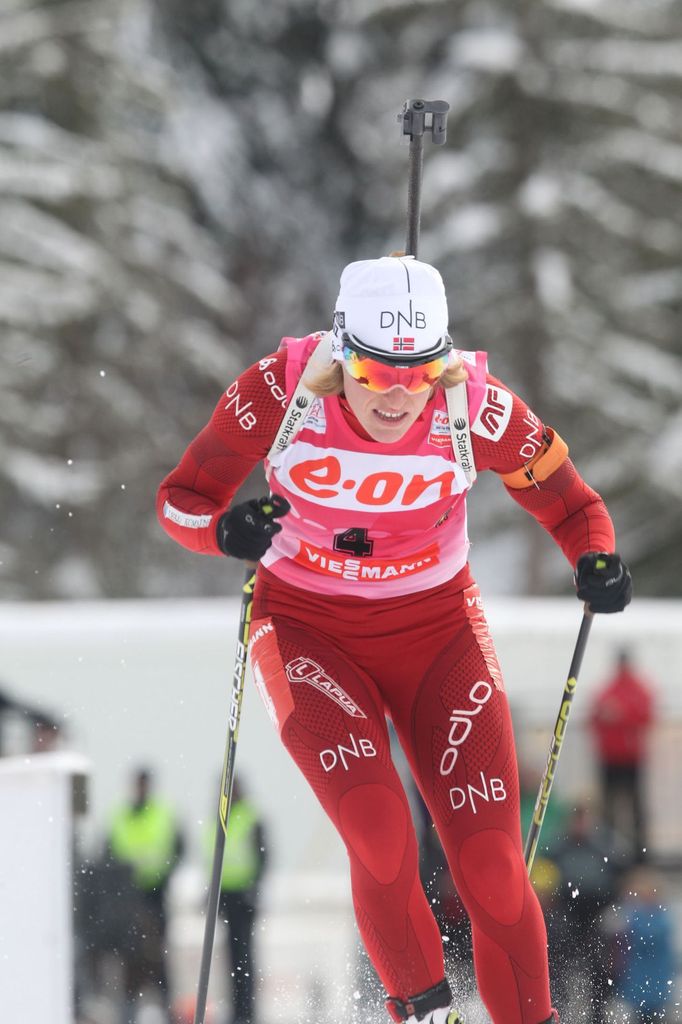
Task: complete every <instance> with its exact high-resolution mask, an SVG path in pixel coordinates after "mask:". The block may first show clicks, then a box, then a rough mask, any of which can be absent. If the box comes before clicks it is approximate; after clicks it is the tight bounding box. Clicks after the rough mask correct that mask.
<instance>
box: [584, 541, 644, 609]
mask: <svg viewBox="0 0 682 1024" xmlns="http://www.w3.org/2000/svg"><path fill="white" fill-rule="evenodd" d="M575 586H576V591H577V594H578V597H579V598H580V600H581V601H586V602H587V605H588V607H589V609H590V611H591V612H622V611H623V609H624V608H625V605H626V604H630V600H631V599H632V577H631V576H630V570H629V569H628V567H627V565H626V564H625V562H623V561H622V560H621V557H620V555H618V554H616V553H615V552H614V553H613V554H610V555H607V554H605V553H604V552H603V551H590V552H588V554H586V555H581V557H580V558H579V559H578V565H577V567H576V570H575Z"/></svg>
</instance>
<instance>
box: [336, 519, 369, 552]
mask: <svg viewBox="0 0 682 1024" xmlns="http://www.w3.org/2000/svg"><path fill="white" fill-rule="evenodd" d="M334 551H343V553H344V554H346V555H355V556H356V558H362V557H363V556H367V555H371V554H372V552H373V551H374V541H373V540H369V539H368V537H367V530H363V529H360V528H359V527H356V526H353V527H351V528H350V530H344V532H343V533H337V534H335V535H334Z"/></svg>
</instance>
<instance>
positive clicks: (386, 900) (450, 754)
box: [250, 569, 551, 1024]
mask: <svg viewBox="0 0 682 1024" xmlns="http://www.w3.org/2000/svg"><path fill="white" fill-rule="evenodd" d="M250 651H251V661H252V665H253V670H254V678H255V680H256V685H257V687H258V689H259V691H260V693H261V696H262V697H263V699H264V701H265V704H266V707H267V709H268V712H269V714H270V716H271V717H272V719H273V721H274V722H275V723H276V725H277V727H278V729H279V732H280V735H281V738H282V742H283V743H284V745H285V746H286V748H287V750H288V751H289V753H290V754H291V756H292V757H293V759H294V761H295V762H296V764H297V765H298V767H299V768H300V769H301V771H302V772H303V774H304V775H305V777H306V779H307V780H308V782H309V783H310V785H311V787H312V788H313V790H314V792H315V794H316V796H317V798H318V800H319V801H320V803H321V804H322V806H323V808H324V810H325V811H326V813H327V814H328V816H329V817H330V819H331V820H332V821H333V823H334V825H335V826H336V828H337V830H338V832H339V834H340V836H341V838H342V839H343V841H344V843H345V845H346V849H347V851H348V856H349V859H350V870H351V883H352V890H353V903H354V907H355V914H356V918H357V922H358V927H359V929H360V933H361V935H362V939H363V942H364V944H365V947H366V949H367V952H368V954H369V956H370V958H371V960H372V962H373V964H374V966H375V968H376V971H377V973H378V975H379V977H380V979H381V981H382V983H383V985H384V986H385V988H386V990H387V993H388V994H389V995H392V996H397V997H398V998H400V999H403V1000H405V999H407V998H408V997H409V996H413V995H416V994H418V993H420V992H423V991H424V990H425V989H428V988H430V987H431V986H432V985H435V984H437V983H438V982H439V981H441V980H442V978H443V975H444V965H443V948H442V940H441V936H440V932H439V929H438V926H437V924H436V921H435V919H434V916H433V914H432V912H431V909H430V907H429V904H428V901H427V899H426V896H425V894H424V890H423V888H422V885H421V882H420V878H419V872H418V850H417V840H416V836H415V831H414V827H413V824H412V819H411V815H410V810H409V805H408V801H407V798H406V795H405V792H404V789H403V786H402V783H401V782H400V780H399V778H398V774H397V772H396V769H395V767H394V765H393V762H392V760H391V754H390V747H389V736H388V730H387V725H386V716H388V717H390V719H391V720H392V722H393V724H394V726H395V729H396V732H397V734H398V737H399V739H400V743H401V746H402V748H403V750H404V752H405V754H406V756H407V758H408V761H409V764H410V768H411V770H412V773H413V775H414V778H415V781H416V783H417V785H418V786H419V789H420V792H421V794H422V797H423V799H424V801H425V803H426V805H427V807H428V809H429V812H430V814H431V817H432V818H433V821H434V823H435V825H436V828H437V830H438V834H439V837H440V840H441V843H442V845H443V849H444V851H445V854H446V856H447V859H448V864H449V867H450V871H451V872H452V877H453V880H454V883H455V885H456V887H457V891H458V892H459V895H460V897H461V899H462V902H463V904H464V906H465V908H466V911H467V914H468V915H469V918H470V921H471V926H472V934H473V948H474V967H475V970H476V978H477V982H478V988H479V992H480V995H481V998H482V1000H483V1002H484V1003H485V1006H486V1008H487V1010H488V1012H489V1014H490V1017H491V1018H492V1020H493V1022H494V1024H540V1022H541V1021H545V1020H546V1019H547V1018H548V1017H549V1016H550V1012H551V1004H550V996H549V980H548V970H547V938H546V932H545V925H544V921H543V917H542V912H541V910H540V905H539V903H538V901H537V898H536V896H535V893H534V891H533V888H532V886H531V884H530V882H529V880H528V875H527V872H526V868H525V864H524V859H523V852H522V843H521V830H520V818H519V791H518V773H517V765H516V754H515V749H514V738H513V734H512V725H511V718H510V714H509V706H508V703H507V698H506V696H505V693H504V690H503V686H502V680H501V677H500V674H499V667H498V665H497V660H496V658H495V654H494V650H493V647H492V643H491V641H490V637H489V634H488V630H487V625H486V622H485V619H484V616H483V611H482V609H481V602H480V597H479V593H478V588H477V587H476V586H475V584H472V583H471V577H470V576H469V574H468V569H465V570H463V572H462V573H460V574H459V576H458V577H456V578H455V579H454V580H452V581H451V582H450V583H448V584H446V585H444V586H441V587H436V588H434V589H432V590H429V591H426V592H422V593H420V594H415V595H409V596H407V597H401V598H390V599H387V600H379V601H374V600H366V601H363V600H358V599H356V598H331V597H326V596H318V595H316V594H313V593H309V592H307V591H306V592H304V591H301V590H298V589H296V588H292V587H289V586H286V585H284V584H282V583H280V582H279V581H278V580H277V579H276V578H275V577H274V576H272V574H270V573H268V572H266V571H263V570H260V571H259V578H258V583H257V587H256V593H255V598H254V618H253V623H252V628H251V645H250Z"/></svg>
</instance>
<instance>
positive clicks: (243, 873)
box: [208, 778, 266, 1024]
mask: <svg viewBox="0 0 682 1024" xmlns="http://www.w3.org/2000/svg"><path fill="white" fill-rule="evenodd" d="M215 829H216V826H215V825H214V826H213V829H212V830H211V831H210V832H209V834H208V839H209V840H210V848H211V850H212V849H213V842H214V840H215ZM265 863H266V852H265V831H264V828H263V822H262V820H261V817H260V815H259V812H258V809H257V808H256V805H255V804H254V803H253V802H252V801H251V800H250V799H249V798H248V797H247V796H246V795H245V793H244V790H243V787H242V785H241V782H240V780H239V779H238V778H235V780H234V784H233V789H232V805H231V807H230V815H229V819H228V822H227V832H226V834H225V855H224V857H223V873H222V877H221V884H220V903H219V908H218V916H219V919H220V920H221V921H223V922H224V923H225V924H226V925H227V959H228V965H229V975H230V977H229V978H228V991H231V995H232V1024H254V1022H255V1021H256V1020H257V1017H256V985H255V970H254V954H253V944H254V933H255V927H256V917H257V914H258V908H259V902H260V885H259V883H260V880H261V877H262V875H263V871H264V869H265Z"/></svg>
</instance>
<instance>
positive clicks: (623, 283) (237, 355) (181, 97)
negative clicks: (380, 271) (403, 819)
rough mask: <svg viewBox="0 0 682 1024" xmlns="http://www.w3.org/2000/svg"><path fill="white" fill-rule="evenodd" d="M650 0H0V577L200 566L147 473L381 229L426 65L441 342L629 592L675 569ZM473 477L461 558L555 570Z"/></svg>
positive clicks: (391, 227) (72, 581) (325, 295)
mask: <svg viewBox="0 0 682 1024" xmlns="http://www.w3.org/2000/svg"><path fill="white" fill-rule="evenodd" d="M677 7H678V5H677V3H676V2H675V0H655V2H652V0H533V2H531V0H522V2H520V3H519V4H517V5H515V6H513V7H510V6H509V5H507V4H504V3H502V2H501V0H470V2H468V3H463V2H460V3H457V4H449V3H444V2H428V0H427V2H420V3H412V2H406V0H401V2H395V3H389V2H387V0H375V2H373V3H367V2H365V0H362V2H361V0H350V2H346V3H344V4H337V3H331V2H327V0H282V2H280V3H278V4H277V5H272V4H269V3H265V0H240V2H235V3H229V4H228V3H226V2H224V0H197V2H196V3H192V4H185V3H182V2H181V0H164V2H163V3H160V2H159V3H153V2H152V0H147V2H145V0H139V2H134V3H132V2H130V3H127V2H125V0H88V2H87V3H85V2H84V3H78V2H75V0H72V2H66V3H57V2H45V0H43V2H42V3H40V4H39V5H38V6H31V5H29V3H28V0H11V2H10V4H9V5H6V6H5V7H4V8H3V13H2V14H0V52H1V53H2V55H3V58H4V69H5V70H4V74H3V76H2V78H1V79H0V99H1V100H2V104H1V108H2V110H3V111H4V113H2V114H0V183H1V186H2V188H1V191H0V196H1V198H0V206H1V209H0V263H1V264H2V266H1V270H2V273H1V274H0V327H1V328H2V376H1V378H0V423H1V424H2V437H3V448H4V450H5V452H6V457H5V458H4V459H3V460H2V465H1V467H0V474H2V476H1V477H0V479H1V480H2V487H3V491H4V492H5V500H4V503H3V504H4V507H5V508H6V509H7V510H8V511H9V514H8V515H6V517H5V530H4V531H3V537H2V548H1V550H0V560H1V561H2V563H3V564H2V576H1V577H0V578H2V580H3V593H4V594H5V595H8V596H9V595H13V596H19V597H55V596H56V597H59V596H88V595H98V594H99V595H110V596H111V595H114V596H124V595H135V594H169V595H171V594H199V593H217V592H223V591H225V590H226V589H228V586H229V585H230V584H229V581H230V572H231V567H230V565H229V563H225V562H222V561H219V560H213V559H196V558H194V557H193V556H191V555H189V554H188V553H185V552H182V551H181V550H180V549H177V548H176V547H175V546H174V545H172V544H171V543H170V542H168V541H167V540H166V539H165V538H164V536H163V535H162V534H161V531H160V530H159V528H158V526H157V524H156V521H155V518H154V515H153V509H152V503H153V494H154V490H155V488H156V485H157V483H158V481H159V479H160V478H161V476H162V475H163V474H164V472H165V471H166V470H167V469H168V468H169V467H170V466H171V465H172V464H173V463H174V462H175V461H176V460H177V458H178V457H179V454H180V452H181V451H182V449H183V448H184V446H185V444H186V443H187V441H188V440H189V438H190V437H191V436H192V434H193V433H194V432H195V431H196V430H197V429H198V428H199V427H200V426H201V425H202V423H203V422H204V420H205V418H206V417H207V415H208V413H209V412H210V409H211V408H212V406H213V403H214V401H215V400H216V399H217V396H218V394H219V393H220V390H221V388H222V387H223V386H224V385H225V383H226V382H228V381H229V379H230V378H231V377H232V376H233V374H234V373H235V372H236V371H237V370H238V369H239V368H240V367H241V366H243V365H246V364H247V363H248V362H250V361H251V360H252V359H253V358H256V357H258V356H259V355H262V354H264V353H265V352H267V351H269V350H271V349H272V348H274V347H275V346H276V345H277V343H278V341H279V337H280V335H281V334H283V333H294V334H295V333H301V332H304V331H308V330H310V329H314V328H318V327H323V326H325V325H326V324H327V323H328V321H329V311H330V309H331V307H332V304H333V300H334V296H335V293H336V285H337V281H338V273H339V271H340V269H341V267H342V266H343V265H344V263H345V262H347V261H348V260H349V259H353V258H362V257H367V256H372V255H377V254H380V253H383V252H387V251H389V250H390V249H393V248H399V247H401V246H402V244H403V239H404V227H405V192H406V188H405V185H406V168H407V151H406V149H405V148H403V147H401V146H400V144H399V137H398V128H397V126H396V122H395V118H396V114H397V112H398V110H399V109H400V106H401V105H402V102H403V100H404V99H406V98H408V97H413V96H426V97H427V98H434V99H435V98H442V99H447V100H448V102H449V103H450V104H451V108H452V110H451V116H450V121H449V140H448V146H447V147H446V148H445V149H444V150H443V151H440V150H434V149H430V150H429V151H427V154H426V161H425V182H424V213H423V230H422V241H421V247H420V254H421V255H422V256H423V258H424V259H427V260H430V261H432V262H434V263H435V264H436V265H437V266H439V268H440V269H441V270H442V272H443V274H444V276H445V278H446V280H447V283H448V289H449V296H450V305H451V311H452V322H453V326H454V328H455V331H456V336H457V341H458V343H459V344H461V345H462V346H463V347H471V348H475V347H480V348H486V349H488V350H489V352H490V353H491V366H492V369H493V371H494V372H496V373H498V374H499V375H500V376H503V377H504V378H505V379H506V380H508V382H509V384H510V385H512V386H514V387H516V388H517V389H518V390H519V392H520V393H521V394H523V395H524V396H525V397H527V398H528V399H529V400H530V401H531V402H532V403H533V404H534V405H535V407H536V409H537V411H538V413H539V414H541V415H542V416H543V418H545V419H546V421H547V422H549V423H551V424H552V425H554V426H556V427H557V429H558V430H559V431H560V432H561V433H562V434H563V435H564V436H565V437H566V439H567V440H568V441H569V443H570V445H571V448H572V453H573V455H574V456H575V458H576V461H577V463H578V465H579V467H580V468H581V470H582V471H583V473H584V474H585V476H586V477H587V479H588V480H589V481H590V482H591V483H593V485H594V486H595V487H597V488H598V489H599V490H601V491H602V492H603V493H604V495H605V497H606V498H607V500H608V502H609V504H610V507H611V510H612V512H613V514H614V518H615V520H616V526H617V530H618V534H619V543H620V548H621V550H622V552H623V554H624V555H625V556H626V557H627V558H628V560H629V561H630V562H631V563H632V566H633V570H634V572H635V574H636V581H637V591H638V593H640V594H644V593H651V594H657V593H660V594H664V593H668V594H673V593H675V594H679V593H680V583H679V571H678V570H679V566H680V561H681V549H682V540H681V539H680V535H679V528H678V526H677V520H678V519H679V514H678V506H679V483H678V480H679V479H680V472H679V470H680V462H681V461H682V415H681V414H680V412H679V397H680V394H681V392H682V358H681V351H680V340H679V322H680V296H681V295H682V272H681V271H680V265H681V264H680V255H681V251H680V250H681V249H682V229H681V228H682V225H681V223H680V221H681V219H682V212H681V210H680V203H679V194H680V184H681V181H682V118H681V116H680V109H681V108H680V93H681V91H682V41H681V40H680V38H679V25H678V24H677V14H676V11H677ZM472 506H473V511H474V515H473V517H472V534H473V537H474V539H475V541H476V542H477V544H476V549H475V555H474V557H475V560H478V561H479V564H485V562H486V559H488V560H489V561H491V562H492V561H496V560H497V559H498V557H499V551H500V549H502V550H503V551H504V560H505V564H507V565H509V566H510V568H511V569H515V570H516V572H517V576H516V578H515V579H514V580H513V581H512V582H511V586H512V588H513V589H514V590H515V591H518V589H519V578H521V579H522V580H523V579H525V580H526V584H527V587H528V589H533V590H540V591H548V592H558V591H564V592H565V591H566V590H567V589H568V587H569V585H570V584H569V580H568V574H567V573H566V567H565V564H564V563H563V561H562V559H561V557H560V555H558V554H555V553H554V551H553V549H552V545H551V543H550V542H549V541H548V542H547V543H546V544H544V543H543V539H542V537H538V530H537V527H535V526H534V524H532V523H530V524H529V525H527V524H526V522H525V520H524V517H523V515H522V513H520V511H519V510H518V509H517V508H516V506H514V504H513V503H512V502H510V501H509V500H508V499H507V498H506V495H504V493H503V492H502V489H501V488H500V487H499V485H498V484H497V482H496V481H492V482H491V481H487V480H485V479H484V480H482V481H481V482H480V483H479V484H478V485H477V489H476V491H475V492H474V495H473V497H472ZM537 551H539V552H540V554H541V556H542V557H539V556H538V555H537V554H536V552H537ZM233 575H234V574H233ZM238 575H240V573H239V574H238ZM497 575H498V576H499V571H498V573H497Z"/></svg>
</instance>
